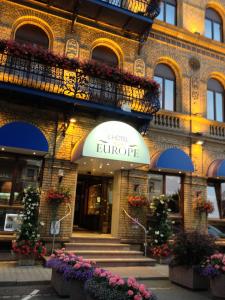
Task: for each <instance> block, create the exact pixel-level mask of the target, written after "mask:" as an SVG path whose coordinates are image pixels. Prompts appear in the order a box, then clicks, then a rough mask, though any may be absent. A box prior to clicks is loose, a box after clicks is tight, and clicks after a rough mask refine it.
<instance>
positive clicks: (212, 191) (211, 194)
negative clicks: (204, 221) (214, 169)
mask: <svg viewBox="0 0 225 300" xmlns="http://www.w3.org/2000/svg"><path fill="white" fill-rule="evenodd" d="M207 199H208V200H209V201H211V202H212V203H213V205H214V211H213V212H212V213H211V214H209V216H208V217H209V218H214V219H219V218H220V214H219V207H218V202H217V196H216V188H215V186H208V187H207Z"/></svg>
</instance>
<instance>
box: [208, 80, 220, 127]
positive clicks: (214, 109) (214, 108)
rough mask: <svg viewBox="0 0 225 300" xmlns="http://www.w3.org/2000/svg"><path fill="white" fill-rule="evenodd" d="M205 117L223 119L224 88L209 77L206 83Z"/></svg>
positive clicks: (216, 119)
mask: <svg viewBox="0 0 225 300" xmlns="http://www.w3.org/2000/svg"><path fill="white" fill-rule="evenodd" d="M207 89H208V90H207V119H209V120H215V121H218V122H223V121H224V104H223V102H224V89H223V86H222V85H221V84H220V83H219V82H218V81H217V80H215V79H210V80H209V81H208V85H207Z"/></svg>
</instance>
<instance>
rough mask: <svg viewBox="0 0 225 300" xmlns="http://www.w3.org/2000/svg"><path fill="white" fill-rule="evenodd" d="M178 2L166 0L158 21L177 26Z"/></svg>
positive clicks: (163, 2) (162, 4)
mask: <svg viewBox="0 0 225 300" xmlns="http://www.w3.org/2000/svg"><path fill="white" fill-rule="evenodd" d="M176 10H177V8H176V1H175V0H164V1H162V3H161V11H160V14H159V15H158V17H157V19H158V20H160V21H164V22H166V23H168V24H172V25H176V18H177V17H176Z"/></svg>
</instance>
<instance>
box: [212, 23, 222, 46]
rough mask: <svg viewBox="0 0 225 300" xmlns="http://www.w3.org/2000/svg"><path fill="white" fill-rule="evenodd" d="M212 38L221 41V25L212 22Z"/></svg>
mask: <svg viewBox="0 0 225 300" xmlns="http://www.w3.org/2000/svg"><path fill="white" fill-rule="evenodd" d="M213 39H214V40H215V41H218V42H221V40H222V39H221V27H220V24H218V23H213Z"/></svg>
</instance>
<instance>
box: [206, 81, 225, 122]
mask: <svg viewBox="0 0 225 300" xmlns="http://www.w3.org/2000/svg"><path fill="white" fill-rule="evenodd" d="M214 80H215V79H214ZM218 83H219V82H218ZM221 86H222V85H221ZM208 92H211V93H212V94H213V116H214V117H213V120H212V121H216V122H224V121H225V104H224V100H225V98H224V92H221V91H219V90H216V88H215V89H212V88H209V87H208V86H207V119H208V120H211V119H209V118H208V101H209V100H208ZM216 94H221V96H222V121H219V120H217V106H216V105H217V103H216V102H217V101H216Z"/></svg>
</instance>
